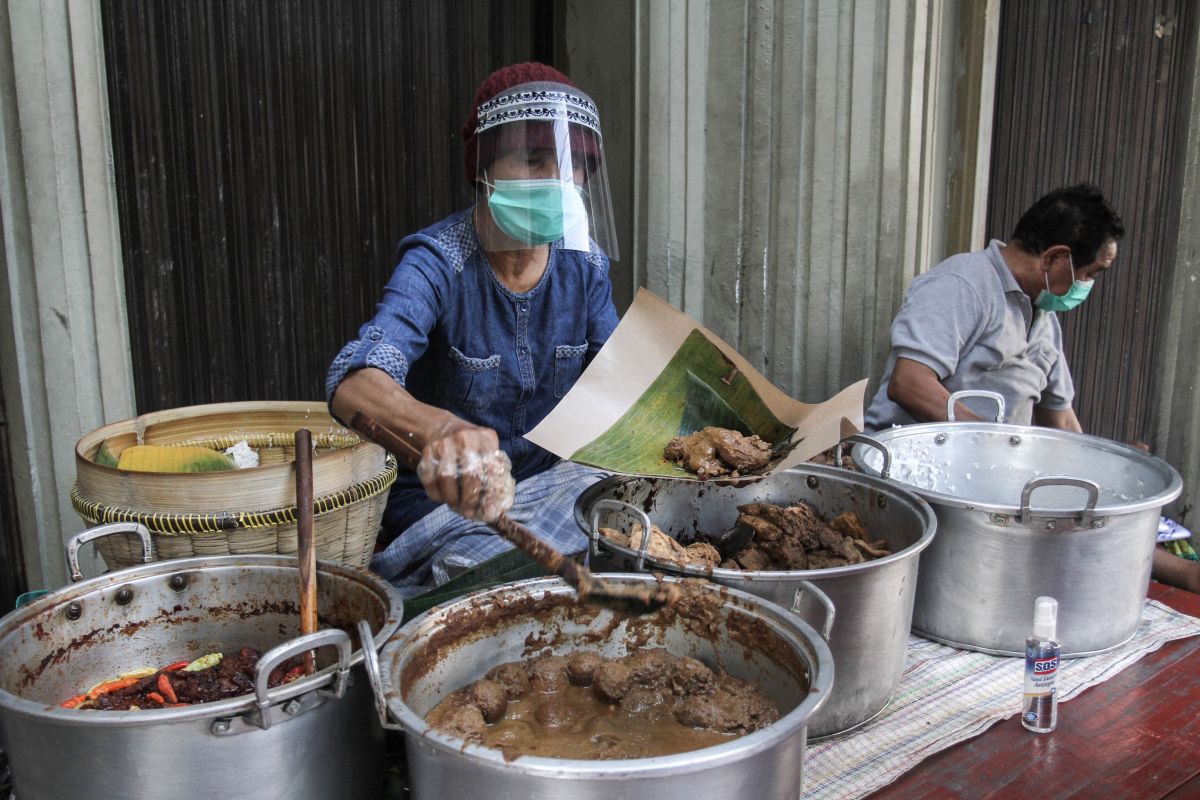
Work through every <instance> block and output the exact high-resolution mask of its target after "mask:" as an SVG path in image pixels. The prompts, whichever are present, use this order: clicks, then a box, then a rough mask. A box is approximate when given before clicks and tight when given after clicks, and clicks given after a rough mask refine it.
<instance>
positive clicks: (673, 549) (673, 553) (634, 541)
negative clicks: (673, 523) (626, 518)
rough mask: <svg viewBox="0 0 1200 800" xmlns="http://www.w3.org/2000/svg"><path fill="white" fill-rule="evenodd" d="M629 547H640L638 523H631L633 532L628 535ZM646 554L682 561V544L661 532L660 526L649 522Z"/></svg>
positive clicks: (640, 537)
mask: <svg viewBox="0 0 1200 800" xmlns="http://www.w3.org/2000/svg"><path fill="white" fill-rule="evenodd" d="M629 547H630V549H631V550H641V548H642V526H641V524H640V523H634V525H633V533H631V534H630V535H629ZM646 555H648V556H650V557H651V558H658V559H663V560H665V561H683V560H684V557H685V551H684V547H683V545H681V544H680V543H679V542H677V541H675V540H674V539H672V538H671V537H670V536H668V535H667V534H665V533H663V530H662V528H660V527H658V526H657V525H655V524H654V523H650V544H649V545H647V547H646Z"/></svg>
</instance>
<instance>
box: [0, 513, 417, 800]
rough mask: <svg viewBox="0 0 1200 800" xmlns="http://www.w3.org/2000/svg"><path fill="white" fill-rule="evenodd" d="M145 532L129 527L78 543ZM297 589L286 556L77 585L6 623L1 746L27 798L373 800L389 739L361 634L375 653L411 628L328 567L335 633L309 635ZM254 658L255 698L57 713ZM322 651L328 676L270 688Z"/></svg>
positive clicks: (120, 575)
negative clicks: (111, 685)
mask: <svg viewBox="0 0 1200 800" xmlns="http://www.w3.org/2000/svg"><path fill="white" fill-rule="evenodd" d="M110 533H136V534H138V535H140V536H141V537H142V541H143V546H144V548H145V551H146V556H147V558H148V557H149V548H150V538H149V534H148V532H147V531H146V529H145V528H143V527H141V526H139V525H133V524H130V523H115V524H112V525H104V526H100V527H99V528H93V529H91V530H90V531H86V532H84V533H83V534H81V535H80V536H78V537H76V538H75V539H73V540H72V541H71V543H70V545H69V546H68V550H69V556H68V561H69V563H70V565H71V571H72V573H73V577H74V578H75V579H76V580H79V578H81V576H79V573H78V566H77V564H76V561H75V552H76V551H77V550H78V547H79V545H80V544H82V543H83V542H84V541H87V540H90V539H93V538H97V537H98V536H102V535H106V534H110ZM298 587H299V580H298V577H297V570H296V560H295V559H294V558H289V557H287V556H274V555H270V556H268V555H247V556H216V557H212V558H203V557H202V558H186V559H176V560H169V561H154V562H150V563H145V564H142V565H140V566H136V567H130V568H127V569H123V570H119V571H117V572H111V573H108V574H106V575H102V576H100V577H98V578H92V579H90V580H83V581H80V582H77V583H73V584H70V585H68V586H66V587H65V588H63V589H60V590H58V591H55V592H52V593H50V594H48V595H46V596H44V597H42V598H40V599H38V600H37V601H35V602H34V603H31V604H30V605H27V606H24V607H22V608H20V609H18V610H17V611H14V612H13V613H11V614H9V615H8V616H6V617H4V618H3V619H0V652H3V653H4V656H3V659H2V660H0V747H2V748H3V749H4V750H5V751H6V752H7V754H8V757H9V763H10V766H11V769H12V777H13V787H14V792H15V795H16V797H19V798H22V799H23V800H24V798H43V799H47V800H50V799H53V800H58V799H59V798H80V797H120V798H123V800H161V798H165V797H170V798H181V797H205V798H208V797H213V798H215V797H237V798H255V799H256V800H298V799H303V800H310V799H311V800H317V798H322V799H323V798H329V797H344V798H363V800H367V798H370V800H375V798H378V796H379V792H380V791H381V788H382V785H383V780H384V777H385V776H384V761H383V731H382V730H381V728H380V727H379V725H378V723H377V722H376V721H375V716H374V714H373V713H372V701H371V692H370V687H369V685H368V683H367V681H366V680H365V679H363V677H362V674H361V668H359V667H356V665H358V664H359V663H360V662H361V661H362V651H361V650H358V651H353V646H352V638H351V636H350V635H348V632H352V631H353V632H354V634H353V636H354V637H355V638H357V637H358V636H359V635H360V634H359V633H357V632H356V631H355V625H356V623H357V622H359V621H360V620H365V621H366V623H367V625H368V628H369V630H370V631H371V633H372V634H373V641H372V643H371V647H368V648H367V649H368V650H370V651H373V650H374V649H375V648H378V647H380V646H382V644H383V642H384V641H386V640H387V638H388V636H390V635H391V634H392V632H394V631H395V630H396V628H397V627H399V621H400V618H401V603H400V600H399V597H398V596H397V595H396V593H395V591H394V590H393V589H392V587H391V586H389V585H388V584H387V583H385V582H384V581H382V580H380V579H379V578H377V577H375V576H372V575H370V574H369V573H367V572H365V571H363V570H360V569H355V568H352V567H345V566H340V565H334V564H326V563H321V564H318V572H317V591H318V608H319V609H320V616H321V626H322V628H324V630H320V631H318V632H317V633H315V634H311V635H309V636H306V637H300V636H298V629H299V619H300V617H299V613H298V611H297V599H298V597H299V589H298ZM242 647H253V648H255V649H257V650H260V651H264V655H263V658H262V659H261V660H260V662H259V666H260V669H259V672H258V675H257V681H256V683H257V691H256V693H255V694H253V695H246V696H244V697H237V698H232V699H229V700H222V701H219V702H215V703H204V704H199V705H193V706H185V707H180V708H164V709H146V710H140V711H89V710H78V709H64V708H60V707H59V705H58V704H59V703H61V702H62V701H63V700H65V699H66V698H68V697H71V696H72V695H75V694H78V693H79V692H81V691H83V690H86V689H87V688H88V687H90V686H93V685H95V684H97V683H99V682H101V681H103V680H110V679H112V678H113V677H114V676H116V675H119V674H121V673H124V672H129V671H132V670H134V669H137V668H140V667H159V666H162V665H164V664H169V663H171V662H173V661H178V660H179V659H181V658H188V657H191V658H195V657H197V656H199V655H202V654H204V653H209V652H218V651H220V652H227V651H231V650H234V649H239V648H242ZM314 648H319V649H318V671H317V672H316V673H314V674H313V675H311V676H308V677H305V678H302V679H300V680H298V681H294V682H292V683H288V684H286V685H283V686H278V687H275V688H273V689H269V688H267V676H268V675H269V674H270V671H271V669H272V666H273V665H274V664H278V663H282V662H283V661H285V660H287V659H288V658H290V657H292V656H294V655H298V654H300V653H302V652H305V651H307V650H311V649H314Z"/></svg>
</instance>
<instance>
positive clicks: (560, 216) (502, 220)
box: [485, 178, 587, 245]
mask: <svg viewBox="0 0 1200 800" xmlns="http://www.w3.org/2000/svg"><path fill="white" fill-rule="evenodd" d="M485 184H486V185H488V186H490V187H491V189H492V193H491V194H490V195H489V196H488V210H489V211H491V212H492V219H494V220H495V221H496V225H497V226H498V227H499V228H500V230H502V231H504V233H505V235H507V236H508V237H509V238H511V239H513V240H515V241H517V242H520V243H522V244H529V245H535V244H546V243H548V242H554V241H557V240H559V239H561V238H563V233H564V231H570V230H574V229H575V228H576V227H577V226H578V225H580V224H584V225H586V224H587V209H585V208H584V205H583V198H582V197H580V194H579V187H578V186H576V185H575V182H574V181H570V180H566V181H562V180H558V179H557V178H533V179H522V180H497V181H496V182H495V183H494V184H489V183H487V182H486V181H485Z"/></svg>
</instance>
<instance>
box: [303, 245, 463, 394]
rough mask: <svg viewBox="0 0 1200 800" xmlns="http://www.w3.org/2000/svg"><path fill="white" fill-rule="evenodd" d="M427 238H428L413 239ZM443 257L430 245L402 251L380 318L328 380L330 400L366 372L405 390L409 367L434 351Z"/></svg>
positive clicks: (345, 351) (340, 358) (340, 357)
mask: <svg viewBox="0 0 1200 800" xmlns="http://www.w3.org/2000/svg"><path fill="white" fill-rule="evenodd" d="M414 238H423V237H414ZM439 258H440V254H439V252H438V250H437V248H436V245H435V244H434V243H432V242H431V241H430V240H428V239H425V240H424V241H418V242H416V243H414V244H412V245H409V246H407V247H404V248H402V250H401V254H400V261H399V264H398V265H397V266H396V269H395V271H394V272H393V273H392V277H391V279H390V280H389V281H388V283H387V286H386V287H384V290H383V299H382V300H381V301H380V303H379V305H377V306H376V308H375V316H374V317H373V318H372V319H371V320H370V321H369V322H367V323H365V324H364V325H363V326H362V327H361V328H360V329H359V331H358V337H357V338H355V339H352V340H351V341H349V342H347V343H346V345H345V346H344V347H343V348H342V349H341V351H340V352H339V353H338V354H337V356H336V357H335V358H334V359H333V363H332V364H330V365H329V372H328V373H327V374H326V377H325V399H326V401H327V402H328V401H332V399H333V395H334V392H336V391H337V388H338V386H339V385H341V383H342V381H343V380H345V379H346V376H347V375H349V374H350V373H351V372H354V371H355V370H359V369H363V368H364V367H374V368H376V369H379V370H382V371H384V372H386V373H387V374H388V375H389V376H391V378H392V380H394V381H396V383H398V384H400V385H401V386H403V385H404V384H405V381H406V380H407V379H408V369H409V366H410V365H411V364H412V363H413V362H415V361H416V360H417V359H418V358H420V357H421V355H422V354H423V353H424V352H425V349H426V348H427V347H428V346H429V331H430V330H432V329H433V326H434V323H435V322H436V321H437V319H438V315H439V314H440V313H441V307H442V302H443V299H444V297H445V293H446V289H447V287H446V285H445V283H444V281H445V278H444V274H445V271H444V270H442V269H439V268H438V266H437V262H438V259H439Z"/></svg>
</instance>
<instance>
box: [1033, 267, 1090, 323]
mask: <svg viewBox="0 0 1200 800" xmlns="http://www.w3.org/2000/svg"><path fill="white" fill-rule="evenodd" d="M1068 259H1069V261H1068V263H1069V264H1070V266H1071V274H1072V275H1074V274H1075V261H1074V259H1070V256H1068ZM1044 275H1045V277H1046V288H1045V289H1043V290H1042V291H1041V292H1040V293H1039V294H1038V296H1037V299H1036V300H1034V301H1033V304H1034V305H1035V306H1037V307H1038V308H1040V309H1042V310H1043V311H1070V310H1071V309H1072V308H1075V307H1076V306H1078V305H1079V304H1080V303H1082V302H1083V301H1084V300H1086V299H1087V296H1088V294H1089V293H1090V292H1091V291H1092V284H1094V283H1095V281H1081V280H1078V279H1076V280H1074V281H1072V283H1071V288H1070V289H1067V293H1066V294H1061V295H1060V294H1054V293H1052V292H1051V291H1050V273H1049V272H1046V273H1044Z"/></svg>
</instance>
